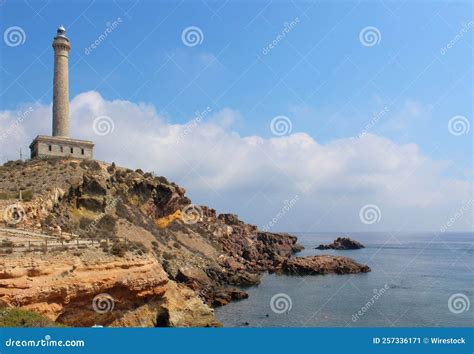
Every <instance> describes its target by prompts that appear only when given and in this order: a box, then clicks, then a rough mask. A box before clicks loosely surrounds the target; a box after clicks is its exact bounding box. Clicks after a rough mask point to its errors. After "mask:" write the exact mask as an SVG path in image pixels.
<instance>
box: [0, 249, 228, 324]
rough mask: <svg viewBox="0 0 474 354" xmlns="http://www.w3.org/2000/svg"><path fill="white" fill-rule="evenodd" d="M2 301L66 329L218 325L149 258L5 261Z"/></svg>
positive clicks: (88, 255)
mask: <svg viewBox="0 0 474 354" xmlns="http://www.w3.org/2000/svg"><path fill="white" fill-rule="evenodd" d="M0 267H1V269H3V275H4V276H2V277H1V279H0V298H1V299H2V301H3V302H5V303H6V304H8V305H9V306H11V307H16V308H21V309H24V310H32V311H34V312H36V313H39V314H41V315H44V316H46V317H47V318H49V319H50V320H52V321H56V322H58V323H62V324H65V325H68V326H76V327H90V326H93V325H103V326H126V327H151V326H167V327H168V326H173V327H190V326H200V327H206V326H219V325H220V323H219V322H218V321H216V320H215V318H214V313H213V310H212V309H211V308H210V307H208V306H207V305H206V304H204V303H203V302H202V301H201V300H200V299H199V298H198V297H196V296H195V294H194V292H193V291H192V290H190V289H189V288H187V287H186V286H184V285H181V284H177V283H176V282H174V281H172V280H170V279H169V278H168V275H167V274H166V272H165V271H164V270H163V268H162V267H161V265H160V264H159V263H158V262H157V260H156V259H154V258H153V257H150V256H136V255H133V256H131V255H127V256H125V257H114V256H110V255H107V256H104V254H103V252H101V251H100V250H95V249H86V250H83V251H81V252H80V253H78V254H75V255H73V254H62V253H61V254H54V255H53V254H51V255H43V256H42V257H30V259H28V260H26V259H25V258H24V257H15V256H14V255H12V257H11V258H10V259H8V260H7V259H2V261H0Z"/></svg>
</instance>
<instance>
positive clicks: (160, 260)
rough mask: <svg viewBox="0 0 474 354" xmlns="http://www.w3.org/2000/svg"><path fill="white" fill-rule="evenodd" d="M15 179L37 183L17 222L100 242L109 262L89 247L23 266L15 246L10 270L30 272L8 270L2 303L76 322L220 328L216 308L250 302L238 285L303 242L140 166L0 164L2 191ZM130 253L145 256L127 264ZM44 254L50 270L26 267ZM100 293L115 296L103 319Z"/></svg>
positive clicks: (32, 255) (273, 268)
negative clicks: (92, 261)
mask: <svg viewBox="0 0 474 354" xmlns="http://www.w3.org/2000/svg"><path fill="white" fill-rule="evenodd" d="M10 176H15V178H18V180H19V182H21V184H24V185H25V186H26V187H28V188H31V190H29V195H30V196H31V199H29V200H27V201H26V200H23V201H21V205H22V206H23V207H24V210H25V212H26V215H25V218H23V220H22V221H21V222H20V223H18V224H17V225H16V226H17V227H18V228H21V227H28V228H29V227H32V226H34V227H35V231H36V232H42V233H45V234H49V235H50V236H51V237H59V236H61V235H63V234H65V233H67V235H68V240H69V239H70V240H71V241H72V242H78V243H77V244H80V242H83V241H81V240H84V239H87V240H89V239H95V240H96V243H95V244H96V245H97V244H99V243H100V244H101V246H100V247H101V248H97V249H95V250H93V251H94V252H96V253H95V254H96V257H98V258H101V257H102V258H103V260H102V261H101V262H98V263H100V264H101V265H99V264H97V265H96V266H92V265H88V266H86V264H89V263H88V262H89V260H88V256H87V254H88V253H84V252H85V251H83V252H82V253H81V254H78V255H74V254H72V253H71V252H72V251H71V250H70V249H68V248H67V247H65V248H64V249H63V250H61V251H58V252H59V253H60V254H58V255H57V256H58V257H59V256H61V257H64V259H62V260H61V258H60V257H59V258H55V257H52V258H51V257H50V256H52V255H50V254H49V251H48V252H46V251H45V252H46V253H43V254H40V253H38V252H36V253H35V252H31V253H30V254H29V255H28V257H23V259H22V261H23V263H21V262H20V263H18V261H19V259H16V258H15V257H16V256H15V252H13V254H12V255H8V256H6V257H5V260H4V263H3V266H4V267H6V268H8V269H11V266H12V265H13V264H15V265H16V270H15V272H20V273H22V272H23V273H24V274H23V273H22V275H21V274H17V275H14V276H11V277H10V276H8V277H6V276H2V279H1V281H2V284H1V289H2V291H1V292H0V300H5V301H7V302H9V303H14V304H17V305H18V306H20V307H21V308H25V309H34V311H36V312H38V313H41V314H44V315H47V316H48V317H49V318H51V319H54V320H55V321H57V322H59V323H64V324H67V325H71V326H88V325H91V324H104V325H111V326H134V325H145V326H151V325H157V326H191V325H193V326H210V325H218V322H217V321H216V320H215V319H214V317H213V314H212V309H211V307H213V306H221V305H225V304H226V303H228V302H229V301H235V300H239V299H244V298H246V297H247V296H248V294H247V293H245V292H244V291H241V290H239V289H238V288H237V287H238V286H250V285H255V284H258V283H259V282H260V276H261V274H262V273H263V272H265V271H276V270H278V269H280V267H281V265H282V263H283V262H284V261H285V260H286V259H287V258H288V257H290V256H291V255H292V254H293V253H295V252H297V251H299V250H301V248H302V247H301V246H299V245H298V244H297V239H296V237H294V236H291V235H288V234H278V233H269V232H262V231H259V230H258V229H257V227H256V226H254V225H249V224H246V223H244V222H242V221H241V220H239V218H238V217H237V215H234V214H220V215H219V214H217V213H216V211H215V210H214V209H211V208H208V207H205V206H194V205H192V204H191V200H190V199H189V198H187V197H186V195H185V190H184V189H183V188H181V187H179V186H177V185H176V184H174V183H172V182H168V181H167V180H166V178H164V177H158V176H155V175H154V174H151V173H144V172H143V171H141V170H136V171H132V170H130V169H126V168H121V167H117V166H115V164H110V165H109V164H105V163H102V162H98V161H87V160H84V161H75V160H68V159H65V160H61V159H54V160H45V161H41V160H34V161H28V162H14V163H13V162H12V163H8V164H7V165H4V166H1V167H0V192H2V190H3V189H4V188H7V189H8V188H11V186H10V184H9V182H8V181H9V179H10ZM27 178H30V179H31V181H30V180H28V181H26V180H25V181H24V180H23V179H27ZM36 181H41V183H36ZM15 202H18V201H15ZM0 212H2V213H3V210H0ZM189 213H191V215H189ZM51 230H55V234H53V233H52V231H51ZM58 235H59V236H58ZM0 236H1V235H0ZM118 240H122V241H123V240H127V241H128V246H124V244H123V243H121V242H118ZM89 251H90V252H92V250H89ZM132 256H133V257H142V258H143V259H142V260H140V261H137V262H138V263H134V264H135V265H134V264H132V263H130V264H128V265H126V264H125V263H126V262H125V259H127V257H132ZM2 257H3V256H2ZM45 257H46V258H47V259H48V262H49V263H50V264H51V269H50V270H48V269H47V267H46V265H44V266H43V267H39V268H40V269H42V270H40V273H42V272H43V273H48V274H50V276H46V274H43V275H42V276H41V277H40V276H38V277H36V278H35V277H33V278H31V277H30V276H29V275H28V274H26V273H25V272H27V271H28V269H29V264H27V262H28V260H29V259H33V260H35V262H37V263H41V262H43V261H42V259H44V258H45ZM111 257H112V258H111ZM113 257H115V258H113ZM121 258H123V261H124V262H125V263H124V264H121V262H120V259H121ZM15 259H16V260H15ZM112 259H115V260H112ZM140 259H141V258H140ZM145 259H146V262H145V263H146V264H147V265H145V264H142V262H144V260H145ZM72 261H74V264H72V263H71V262H72ZM15 262H16V263H15ZM127 262H128V261H127ZM76 263H77V264H76ZM138 264H142V265H138ZM56 267H57V268H58V270H57V271H56V270H55V269H56ZM74 267H76V268H74ZM73 268H74V271H70V270H71V269H73ZM80 269H82V270H80ZM86 269H87V271H86ZM114 269H115V270H114ZM0 271H1V272H0V274H4V272H3V269H1V268H0ZM8 272H9V271H8ZM8 272H7V273H8ZM25 274H26V275H25ZM86 275H87V276H86ZM28 277H30V278H31V279H33V280H31V279H29V278H28ZM40 279H41V281H38V280H40ZM19 284H20V285H19ZM35 287H37V290H34V288H35ZM100 293H107V294H109V295H110V296H112V297H113V299H116V300H117V303H116V304H115V309H114V311H113V313H112V314H105V315H104V314H100V316H98V315H97V313H96V312H94V311H93V309H92V308H91V306H90V302H91V300H92V299H93V297H94V296H95V295H97V294H100Z"/></svg>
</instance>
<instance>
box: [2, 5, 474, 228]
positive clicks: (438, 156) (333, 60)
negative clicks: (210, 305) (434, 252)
mask: <svg viewBox="0 0 474 354" xmlns="http://www.w3.org/2000/svg"><path fill="white" fill-rule="evenodd" d="M472 10H473V7H472V4H470V3H469V2H467V1H465V2H444V1H439V2H430V1H416V2H411V1H406V2H401V1H391V2H388V1H377V2H375V1H366V2H357V1H344V2H342V1H325V2H313V1H303V2H299V1H273V2H263V1H227V2H222V1H221V2H211V1H189V2H188V1H186V2H178V1H161V2H158V1H136V2H135V1H125V2H123V1H92V2H85V1H68V2H55V1H49V2H48V1H12V0H6V1H3V2H2V7H1V8H0V11H1V20H2V21H1V27H2V28H1V30H2V33H3V32H4V31H5V30H6V29H7V28H10V27H12V26H19V27H21V28H22V29H23V31H24V33H25V36H26V40H25V42H24V43H23V44H22V45H18V46H14V47H12V46H8V45H6V43H5V40H4V41H3V42H2V47H1V55H0V60H1V61H0V66H1V68H0V69H1V70H0V75H1V76H0V79H1V87H0V88H1V95H0V110H4V111H15V110H18V109H19V107H22V106H24V105H28V104H31V102H38V103H39V104H41V105H49V104H50V103H51V99H52V93H51V85H52V74H53V61H52V48H51V41H52V37H53V36H54V34H55V30H56V28H57V26H58V25H59V24H64V26H65V27H66V29H67V34H68V36H69V38H70V40H71V44H72V50H71V53H70V97H71V99H73V98H74V97H76V96H77V95H79V94H81V93H84V92H87V91H95V92H97V93H99V94H100V95H101V97H102V99H103V100H105V101H110V102H113V101H114V100H122V101H128V102H133V103H135V104H139V103H140V102H142V103H143V104H145V105H150V106H153V107H154V109H155V110H156V112H157V115H158V116H159V117H160V119H161V120H163V121H164V122H166V123H167V124H170V125H173V124H186V122H188V121H189V120H190V119H192V118H193V116H194V115H195V112H196V111H202V110H204V109H206V107H210V108H211V109H212V112H220V111H222V110H225V109H231V110H232V112H233V113H232V114H231V116H232V117H231V118H229V119H230V123H229V125H231V128H228V129H230V130H231V131H232V132H233V133H235V134H238V135H239V136H241V137H247V136H258V137H261V138H263V139H269V138H272V137H274V136H273V135H272V131H271V129H270V128H269V124H270V121H271V120H272V118H273V117H275V116H280V115H283V116H286V117H288V118H289V119H290V120H291V123H292V133H300V132H301V133H305V134H307V135H308V136H310V137H311V138H312V139H314V140H315V141H317V143H319V144H331V142H335V141H336V142H337V141H339V140H344V139H349V138H351V137H357V136H358V135H359V134H360V133H361V131H363V130H364V129H365V127H366V126H367V124H369V123H370V122H371V119H372V118H373V115H374V114H376V113H378V112H381V111H382V110H386V114H385V115H384V116H383V117H382V118H380V119H379V120H377V122H376V123H375V124H371V125H370V129H369V132H370V133H371V134H374V135H376V136H380V137H384V138H387V139H389V140H390V141H392V142H393V143H394V144H397V146H399V145H403V144H416V146H417V148H418V149H419V152H420V153H421V154H423V156H426V157H428V158H430V159H432V160H434V161H437V162H440V163H446V164H447V166H448V167H446V168H444V169H443V170H442V171H439V174H440V175H442V176H445V177H446V178H455V179H457V180H459V181H463V182H466V181H467V182H471V181H472V177H473V174H472V173H473V167H472V164H473V146H472V143H473V139H472V130H473V129H474V128H471V129H470V131H468V132H467V134H462V135H460V136H454V135H453V134H450V132H449V130H448V122H449V120H450V119H451V118H452V117H454V116H459V115H460V116H463V117H465V119H467V120H468V122H470V125H472V102H473V86H472V82H473V81H472V67H473V65H472V63H473V60H472V59H473V58H472V56H473V41H472V38H473V28H472V26H469V23H470V22H471V21H472V20H473V11H472ZM119 18H120V24H119V25H118V26H117V28H115V29H114V30H113V31H112V32H111V33H110V34H109V35H108V36H107V38H106V39H105V40H103V41H101V43H100V44H99V45H98V46H97V48H95V49H93V50H92V51H90V53H86V51H85V50H86V48H89V47H90V45H91V44H92V43H94V41H96V40H97V39H98V38H99V36H100V35H101V34H102V33H104V31H105V30H106V28H107V23H111V22H113V21H117V19H119ZM292 21H296V23H295V25H294V26H293V28H292V29H291V30H289V31H288V33H286V34H285V36H284V38H283V39H281V40H278V41H277V44H276V45H275V46H274V48H273V49H271V50H270V51H269V52H268V53H264V48H267V47H268V45H269V44H270V43H271V42H272V41H274V40H275V39H276V38H278V35H279V34H280V33H282V31H283V29H284V28H285V23H291V22H292ZM471 24H472V23H471ZM189 26H195V27H198V28H199V29H200V30H201V31H202V43H200V44H198V45H196V46H192V47H190V46H187V45H185V43H183V41H182V38H181V37H182V32H183V30H184V29H186V28H188V27H189ZM368 26H371V27H375V28H376V29H377V30H378V31H379V38H378V39H379V42H378V43H377V44H376V45H373V46H366V45H363V43H361V40H360V37H359V35H360V33H361V31H362V30H363V29H364V28H366V27H368ZM466 26H467V27H466ZM463 28H464V29H466V28H467V29H466V30H465V31H464V32H463V31H462V30H463ZM453 40H454V42H453ZM448 43H451V44H452V45H450V48H449V49H447V50H445V51H444V52H443V48H445V49H446V46H447V45H448ZM48 119H49V118H48ZM129 119H130V120H133V119H134V117H129ZM44 124H47V125H48V128H49V124H50V122H49V120H47V119H46V120H44ZM220 124H222V122H220ZM226 129H227V127H226ZM98 158H99V157H98ZM165 172H166V170H165ZM169 173H171V175H172V177H175V176H173V172H172V171H171V170H170V172H169ZM203 173H205V171H204V172H203ZM190 193H191V194H193V193H194V194H195V196H196V197H197V198H198V199H199V200H200V201H202V202H203V203H204V202H206V204H211V203H212V202H215V203H216V204H217V205H222V207H223V208H224V207H225V208H230V203H229V204H227V203H225V202H222V203H221V202H219V200H214V199H213V198H211V197H209V193H208V192H206V191H197V189H196V190H193V189H191V191H190ZM224 199H226V198H224ZM460 203H461V204H462V201H460ZM458 204H459V203H458ZM244 214H246V215H247V216H250V217H251V218H252V215H251V213H246V212H245V211H244ZM270 214H271V213H270ZM255 222H257V223H260V224H262V222H261V220H260V219H258V220H255ZM287 227H290V226H287ZM298 227H299V226H296V228H298ZM328 227H329V226H328ZM463 228H465V226H463Z"/></svg>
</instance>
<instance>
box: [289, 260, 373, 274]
mask: <svg viewBox="0 0 474 354" xmlns="http://www.w3.org/2000/svg"><path fill="white" fill-rule="evenodd" d="M281 270H282V271H283V272H284V273H286V274H295V275H319V274H330V273H335V274H351V273H367V272H370V268H369V266H367V265H365V264H360V263H357V262H356V261H354V260H352V259H351V258H347V257H341V256H326V255H325V256H311V257H295V258H290V259H286V260H285V261H284V262H283V264H282V268H281Z"/></svg>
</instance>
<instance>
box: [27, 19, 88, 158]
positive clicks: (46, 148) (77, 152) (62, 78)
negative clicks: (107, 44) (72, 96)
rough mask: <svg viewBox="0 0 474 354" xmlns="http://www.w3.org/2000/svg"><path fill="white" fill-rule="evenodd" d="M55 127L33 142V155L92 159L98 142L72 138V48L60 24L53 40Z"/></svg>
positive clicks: (36, 156) (31, 146) (35, 156)
mask: <svg viewBox="0 0 474 354" xmlns="http://www.w3.org/2000/svg"><path fill="white" fill-rule="evenodd" d="M53 49H54V77H53V114H52V116H53V129H52V135H51V136H47V135H38V136H37V137H36V138H35V139H34V140H33V142H32V143H31V144H30V150H31V158H49V157H71V158H78V159H92V158H93V148H94V143H93V142H92V141H89V140H79V139H73V138H71V137H70V117H69V51H70V50H71V43H70V41H69V38H68V37H67V36H66V29H65V28H64V27H63V26H62V25H61V26H59V28H58V30H57V32H56V36H55V37H54V39H53Z"/></svg>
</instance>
